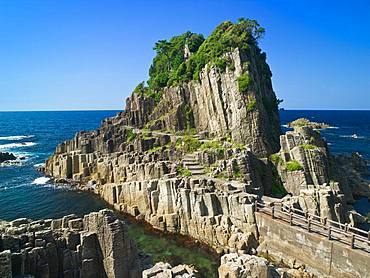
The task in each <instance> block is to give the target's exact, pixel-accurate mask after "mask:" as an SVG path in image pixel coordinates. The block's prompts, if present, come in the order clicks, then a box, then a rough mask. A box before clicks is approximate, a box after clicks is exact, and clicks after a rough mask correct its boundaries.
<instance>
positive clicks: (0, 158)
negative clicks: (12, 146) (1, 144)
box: [0, 152, 17, 163]
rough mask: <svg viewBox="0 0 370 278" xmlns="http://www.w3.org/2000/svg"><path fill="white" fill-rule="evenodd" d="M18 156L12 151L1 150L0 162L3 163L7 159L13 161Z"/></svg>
mask: <svg viewBox="0 0 370 278" xmlns="http://www.w3.org/2000/svg"><path fill="white" fill-rule="evenodd" d="M16 159H17V157H16V156H15V155H14V154H12V153H2V152H0V163H3V162H5V161H11V160H16Z"/></svg>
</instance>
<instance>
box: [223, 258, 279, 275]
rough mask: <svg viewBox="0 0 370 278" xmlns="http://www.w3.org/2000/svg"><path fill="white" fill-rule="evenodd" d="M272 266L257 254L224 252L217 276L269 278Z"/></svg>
mask: <svg viewBox="0 0 370 278" xmlns="http://www.w3.org/2000/svg"><path fill="white" fill-rule="evenodd" d="M271 268H272V267H270V266H269V262H268V261H267V260H266V259H264V258H260V257H257V256H251V255H245V254H244V255H238V254H236V253H232V254H226V255H223V256H222V257H221V265H220V267H219V268H218V277H219V278H247V277H248V278H270V277H273V276H272V275H271V273H272V270H271Z"/></svg>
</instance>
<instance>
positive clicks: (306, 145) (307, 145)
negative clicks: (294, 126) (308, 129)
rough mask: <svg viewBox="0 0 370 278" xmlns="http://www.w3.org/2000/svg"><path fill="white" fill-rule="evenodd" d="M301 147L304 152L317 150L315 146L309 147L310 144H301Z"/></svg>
mask: <svg viewBox="0 0 370 278" xmlns="http://www.w3.org/2000/svg"><path fill="white" fill-rule="evenodd" d="M301 147H302V148H303V149H304V150H306V151H308V150H315V149H317V147H316V146H315V145H311V144H303V145H301Z"/></svg>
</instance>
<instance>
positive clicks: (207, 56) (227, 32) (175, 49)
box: [134, 18, 271, 102]
mask: <svg viewBox="0 0 370 278" xmlns="http://www.w3.org/2000/svg"><path fill="white" fill-rule="evenodd" d="M264 32H265V29H264V28H262V27H260V25H259V24H258V23H257V21H255V20H250V19H245V18H240V19H239V20H238V22H237V23H232V22H231V21H225V22H223V23H221V24H220V25H219V26H217V27H216V29H215V30H214V31H213V32H212V34H211V35H210V36H209V37H208V38H207V39H204V37H203V35H201V34H196V33H192V32H186V33H184V34H182V35H180V36H175V37H172V38H171V39H170V40H168V41H167V40H160V41H158V42H157V43H156V44H155V47H154V50H155V51H156V56H155V58H154V59H153V62H152V65H151V66H150V69H149V80H148V82H147V83H148V86H145V83H144V82H142V83H140V84H139V85H138V86H137V87H136V88H135V90H134V92H135V93H137V94H141V95H143V96H146V97H151V98H154V99H155V101H156V102H158V101H159V100H160V98H161V96H162V93H161V91H162V89H163V88H164V87H166V86H173V85H178V84H181V83H183V82H187V81H190V80H199V75H200V72H201V70H202V69H203V68H204V67H205V66H206V64H210V66H215V67H217V68H218V69H219V70H221V71H224V70H225V69H226V67H229V68H230V69H234V68H235V65H233V64H232V63H231V60H230V58H229V57H228V56H227V55H225V54H226V53H229V52H231V51H233V50H234V49H235V48H237V47H239V48H240V49H241V50H242V51H245V52H247V51H251V47H253V51H254V52H255V51H257V52H256V54H257V55H259V56H257V57H258V58H259V59H258V61H257V63H258V67H259V68H261V70H262V72H263V73H264V74H266V77H271V72H270V69H269V66H268V65H267V63H266V55H265V54H264V53H261V50H260V49H259V47H258V40H259V39H261V38H262V37H263V35H264ZM186 47H188V50H189V52H190V53H191V55H190V56H189V55H184V54H185V49H186ZM249 83H250V82H249V76H248V74H247V73H245V74H243V75H242V76H241V77H240V81H239V90H241V91H243V92H244V91H246V90H247V88H248V86H249Z"/></svg>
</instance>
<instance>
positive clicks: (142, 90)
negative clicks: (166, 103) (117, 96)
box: [134, 81, 163, 103]
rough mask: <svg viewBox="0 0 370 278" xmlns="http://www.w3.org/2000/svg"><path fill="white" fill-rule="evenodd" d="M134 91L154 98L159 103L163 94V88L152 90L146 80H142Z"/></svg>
mask: <svg viewBox="0 0 370 278" xmlns="http://www.w3.org/2000/svg"><path fill="white" fill-rule="evenodd" d="M134 93H136V94H138V95H140V96H144V97H147V98H152V99H153V100H154V102H155V103H158V102H159V101H160V100H161V98H162V95H163V91H161V90H151V89H150V88H149V87H147V86H145V81H142V82H140V83H139V84H138V85H137V86H136V88H135V89H134Z"/></svg>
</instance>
